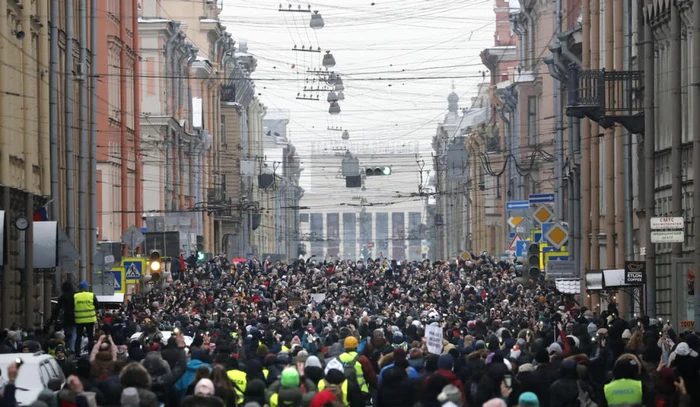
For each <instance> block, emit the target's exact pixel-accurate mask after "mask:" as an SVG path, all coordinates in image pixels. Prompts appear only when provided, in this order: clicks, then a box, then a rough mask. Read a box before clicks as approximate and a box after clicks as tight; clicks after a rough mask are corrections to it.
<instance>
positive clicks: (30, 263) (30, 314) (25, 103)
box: [8, 13, 38, 329]
mask: <svg viewBox="0 0 700 407" xmlns="http://www.w3.org/2000/svg"><path fill="white" fill-rule="evenodd" d="M29 18H30V15H29V13H22V23H21V24H22V30H23V31H24V32H25V33H27V35H25V36H24V38H22V40H21V41H22V65H21V66H22V91H23V95H22V118H23V123H22V127H23V131H24V137H22V139H23V140H24V146H23V147H24V187H25V188H26V190H27V202H25V205H26V209H25V216H26V217H27V220H28V221H29V227H28V228H27V229H26V231H25V232H24V287H22V289H23V293H22V294H23V297H24V306H23V308H24V321H25V327H26V328H28V329H31V328H32V327H34V314H35V312H34V304H35V298H34V225H33V220H34V192H33V191H32V190H33V189H34V188H32V187H31V185H32V183H33V182H34V171H33V167H34V164H35V163H36V164H38V160H37V158H38V155H37V154H36V153H35V150H36V149H37V147H38V146H37V143H36V142H34V143H32V137H31V134H30V132H31V130H32V129H33V126H32V122H33V120H32V117H31V116H32V114H33V113H34V109H35V107H34V106H36V104H35V103H36V96H37V94H36V92H35V91H33V90H32V88H33V86H32V85H33V84H34V81H35V80H33V78H34V75H32V71H34V69H35V67H34V66H33V65H34V64H33V61H34V59H33V58H32V56H31V55H32V36H31V35H30V33H31V22H30V20H29ZM33 102H34V103H33ZM8 209H9V208H8Z"/></svg>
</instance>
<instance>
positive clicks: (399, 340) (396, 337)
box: [392, 331, 408, 353]
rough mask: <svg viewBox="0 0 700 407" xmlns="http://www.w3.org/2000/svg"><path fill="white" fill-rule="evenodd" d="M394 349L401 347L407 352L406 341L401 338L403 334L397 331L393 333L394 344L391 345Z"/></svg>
mask: <svg viewBox="0 0 700 407" xmlns="http://www.w3.org/2000/svg"><path fill="white" fill-rule="evenodd" d="M392 347H393V348H394V349H397V348H401V349H403V350H405V351H406V353H408V342H406V341H405V340H404V338H403V334H402V333H401V332H399V331H396V332H395V333H394V344H393V345H392Z"/></svg>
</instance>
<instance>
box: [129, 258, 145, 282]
mask: <svg viewBox="0 0 700 407" xmlns="http://www.w3.org/2000/svg"><path fill="white" fill-rule="evenodd" d="M143 263H144V261H143V260H137V261H126V260H125V261H124V273H126V279H127V280H131V281H133V280H139V279H141V276H142V275H143Z"/></svg>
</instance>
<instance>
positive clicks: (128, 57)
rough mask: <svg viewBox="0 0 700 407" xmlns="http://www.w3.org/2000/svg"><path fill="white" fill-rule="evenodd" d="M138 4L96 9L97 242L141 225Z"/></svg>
mask: <svg viewBox="0 0 700 407" xmlns="http://www.w3.org/2000/svg"><path fill="white" fill-rule="evenodd" d="M138 8H139V1H138V0H125V1H108V2H106V4H103V5H101V6H100V7H98V9H97V10H98V15H97V18H98V21H99V22H100V24H98V32H97V36H98V38H97V41H98V46H99V49H100V50H103V52H100V53H98V54H97V59H96V61H95V67H96V69H97V70H98V71H99V72H100V73H103V74H102V77H103V80H101V81H98V87H97V90H98V94H99V95H104V96H103V97H100V98H99V99H98V101H97V110H98V112H100V114H98V115H97V134H98V137H97V174H96V177H97V188H98V191H97V211H98V213H99V215H98V217H97V233H98V239H99V240H103V241H120V239H121V236H122V234H123V233H124V232H125V231H126V230H127V229H128V228H129V227H130V226H132V225H138V226H139V227H142V226H143V224H142V220H141V214H142V213H143V201H144V199H143V198H144V197H143V192H144V186H143V182H144V179H145V177H144V174H143V160H142V159H141V157H140V151H141V140H142V135H141V128H140V122H141V117H140V113H141V112H140V110H141V109H140V106H141V95H140V92H139V89H138V88H139V85H140V84H141V82H142V79H141V65H142V64H141V63H139V62H138V61H139V58H140V53H139V46H140V42H139V31H140V24H139V22H138V17H137V14H138ZM143 82H144V83H148V82H150V81H143Z"/></svg>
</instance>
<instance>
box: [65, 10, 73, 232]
mask: <svg viewBox="0 0 700 407" xmlns="http://www.w3.org/2000/svg"><path fill="white" fill-rule="evenodd" d="M65 13H66V15H65V17H66V22H67V24H66V28H65V30H66V49H65V55H66V57H65V58H64V59H65V69H64V72H63V75H64V80H65V81H64V87H63V97H64V101H63V103H64V109H65V122H64V124H63V125H64V128H65V132H66V139H65V146H66V151H65V160H66V212H67V215H66V223H65V225H66V233H67V234H68V239H69V240H70V241H71V243H75V185H74V184H75V152H74V151H73V146H74V140H73V127H74V123H73V71H74V66H73V37H74V35H73V20H74V17H73V0H65Z"/></svg>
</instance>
